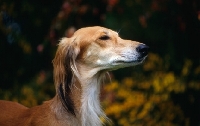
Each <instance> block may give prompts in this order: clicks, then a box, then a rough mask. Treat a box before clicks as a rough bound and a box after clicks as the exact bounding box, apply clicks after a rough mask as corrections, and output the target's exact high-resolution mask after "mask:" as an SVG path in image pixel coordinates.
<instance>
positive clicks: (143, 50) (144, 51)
mask: <svg viewBox="0 0 200 126" xmlns="http://www.w3.org/2000/svg"><path fill="white" fill-rule="evenodd" d="M136 51H137V52H139V53H140V54H141V56H146V55H147V54H148V51H149V47H148V46H146V45H145V44H140V45H139V46H138V47H137V48H136Z"/></svg>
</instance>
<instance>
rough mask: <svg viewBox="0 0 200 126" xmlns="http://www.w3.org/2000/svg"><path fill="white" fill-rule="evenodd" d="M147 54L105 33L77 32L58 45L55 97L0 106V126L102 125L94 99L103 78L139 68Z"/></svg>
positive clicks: (132, 43) (99, 30) (98, 30)
mask: <svg viewBox="0 0 200 126" xmlns="http://www.w3.org/2000/svg"><path fill="white" fill-rule="evenodd" d="M147 54H148V46H146V45H145V44H142V43H139V42H136V41H131V40H124V39H122V38H120V37H119V35H118V33H117V32H114V31H112V30H110V29H107V28H104V27H99V26H94V27H86V28H81V29H79V30H77V31H76V32H75V33H74V35H73V36H72V37H70V38H63V39H61V41H60V43H59V44H58V49H57V52H56V55H55V58H54V59H53V66H54V71H53V74H54V84H55V88H56V95H55V97H54V98H52V99H51V100H49V101H46V102H44V103H43V104H42V105H39V106H35V107H32V108H27V107H25V106H23V105H21V104H18V103H15V102H10V101H3V100H2V101H0V126H101V125H102V121H101V120H102V119H104V120H107V117H106V115H105V114H104V112H103V111H102V109H101V106H100V98H99V95H100V87H101V83H102V80H103V78H104V76H105V75H106V73H107V72H108V71H111V70H116V69H118V68H123V67H129V66H134V65H137V64H140V63H142V62H143V61H144V59H145V58H146V57H147Z"/></svg>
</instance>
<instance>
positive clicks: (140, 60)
mask: <svg viewBox="0 0 200 126" xmlns="http://www.w3.org/2000/svg"><path fill="white" fill-rule="evenodd" d="M146 57H147V55H146V56H144V57H139V58H138V59H137V60H116V61H114V63H124V64H126V63H127V64H128V63H140V62H142V61H144V60H145V58H146Z"/></svg>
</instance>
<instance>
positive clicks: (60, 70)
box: [53, 38, 80, 115]
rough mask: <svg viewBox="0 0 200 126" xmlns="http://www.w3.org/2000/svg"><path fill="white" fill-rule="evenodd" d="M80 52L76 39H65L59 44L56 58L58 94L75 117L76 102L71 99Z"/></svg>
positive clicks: (55, 74)
mask: <svg viewBox="0 0 200 126" xmlns="http://www.w3.org/2000/svg"><path fill="white" fill-rule="evenodd" d="M79 51H80V48H79V47H78V45H77V43H76V42H75V39H73V38H64V39H62V40H61V42H60V43H59V46H58V49H57V52H56V55H55V58H54V60H53V66H54V82H55V86H56V92H57V94H58V96H59V98H60V100H61V102H62V104H63V106H64V108H65V109H66V110H67V111H68V112H69V113H71V114H73V115H75V110H74V102H73V101H72V99H71V97H70V93H71V86H72V84H73V78H74V72H73V70H72V69H73V68H76V62H75V60H76V57H77V55H78V53H79Z"/></svg>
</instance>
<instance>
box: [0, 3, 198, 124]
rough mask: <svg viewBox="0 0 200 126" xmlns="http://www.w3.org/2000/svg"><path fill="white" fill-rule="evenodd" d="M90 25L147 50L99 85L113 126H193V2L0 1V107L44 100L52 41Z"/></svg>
mask: <svg viewBox="0 0 200 126" xmlns="http://www.w3.org/2000/svg"><path fill="white" fill-rule="evenodd" d="M93 25H100V26H104V27H107V28H110V29H112V30H114V31H117V32H119V35H120V36H121V37H122V38H125V39H131V40H136V41H139V42H142V43H145V44H147V45H148V46H150V49H151V51H150V54H149V56H148V58H147V60H146V61H145V62H144V63H143V64H142V65H139V66H137V67H133V68H125V69H120V70H117V71H114V72H112V73H110V74H111V78H112V81H111V82H108V83H107V84H104V85H103V90H102V96H101V99H102V105H103V108H104V110H105V112H106V113H107V115H108V116H109V118H111V119H112V121H113V124H112V125H113V126H200V1H199V0H57V1H55V0H48V1H46V0H0V99H6V100H12V101H17V102H20V103H22V104H24V105H25V106H28V107H31V106H35V105H38V104H41V103H42V102H43V101H44V100H48V99H50V98H52V97H53V96H54V93H55V90H54V85H53V77H52V71H53V67H52V59H53V57H54V54H55V51H56V48H57V44H58V42H59V39H60V38H61V37H70V36H71V35H72V34H73V33H74V31H75V30H76V29H79V28H81V27H85V26H93Z"/></svg>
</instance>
